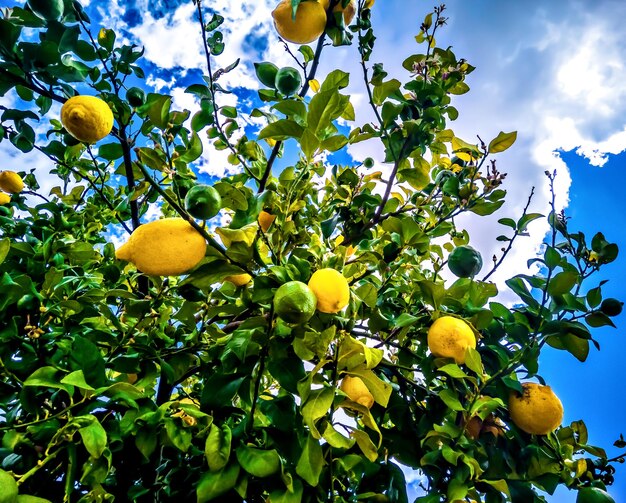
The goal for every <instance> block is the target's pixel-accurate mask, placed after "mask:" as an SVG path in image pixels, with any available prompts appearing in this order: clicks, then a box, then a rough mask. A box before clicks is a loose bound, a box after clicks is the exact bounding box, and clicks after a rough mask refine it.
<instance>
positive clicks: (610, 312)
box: [600, 299, 624, 316]
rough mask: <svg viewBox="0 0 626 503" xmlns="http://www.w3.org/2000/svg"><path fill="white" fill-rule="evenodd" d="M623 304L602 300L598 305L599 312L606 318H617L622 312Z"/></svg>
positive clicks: (612, 300) (616, 301) (611, 300)
mask: <svg viewBox="0 0 626 503" xmlns="http://www.w3.org/2000/svg"><path fill="white" fill-rule="evenodd" d="M623 307H624V303H623V302H621V301H619V300H617V299H604V300H603V301H602V304H600V311H602V312H603V313H604V314H606V315H607V316H617V315H618V314H620V313H621V312H622V309H623Z"/></svg>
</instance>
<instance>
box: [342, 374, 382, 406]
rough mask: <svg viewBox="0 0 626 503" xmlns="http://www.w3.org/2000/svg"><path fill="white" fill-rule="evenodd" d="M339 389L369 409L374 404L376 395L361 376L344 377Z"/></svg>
mask: <svg viewBox="0 0 626 503" xmlns="http://www.w3.org/2000/svg"><path fill="white" fill-rule="evenodd" d="M339 389H340V390H341V391H343V392H344V393H345V394H346V395H348V398H349V399H350V400H352V401H353V402H356V403H358V404H360V405H363V406H364V407H367V408H368V409H370V408H371V407H372V405H374V397H373V395H372V394H371V393H370V390H369V389H367V386H366V385H365V383H364V382H363V380H362V379H361V378H360V377H351V376H346V377H344V378H343V380H342V381H341V386H340V387H339Z"/></svg>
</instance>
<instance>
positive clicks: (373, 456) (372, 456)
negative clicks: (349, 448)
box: [350, 430, 378, 463]
mask: <svg viewBox="0 0 626 503" xmlns="http://www.w3.org/2000/svg"><path fill="white" fill-rule="evenodd" d="M350 435H351V436H352V437H353V438H354V439H355V440H356V443H357V445H358V446H359V449H361V452H363V454H365V457H366V458H367V459H369V460H370V461H371V462H372V463H373V462H374V461H376V460H377V459H378V450H377V449H376V446H375V445H374V443H373V442H372V441H371V439H370V437H369V435H368V434H367V433H365V432H364V431H361V430H352V431H351V432H350Z"/></svg>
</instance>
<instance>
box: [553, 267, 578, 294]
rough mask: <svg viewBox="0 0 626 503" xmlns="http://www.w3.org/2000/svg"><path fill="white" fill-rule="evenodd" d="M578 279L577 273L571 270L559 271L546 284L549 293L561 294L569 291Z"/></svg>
mask: <svg viewBox="0 0 626 503" xmlns="http://www.w3.org/2000/svg"><path fill="white" fill-rule="evenodd" d="M577 281H578V274H577V273H576V272H572V271H565V272H560V273H558V274H557V275H556V276H554V277H553V278H552V279H551V280H550V283H549V284H548V293H549V294H550V295H563V294H564V293H567V292H569V291H570V290H571V289H572V288H573V287H574V285H575V284H576V283H577Z"/></svg>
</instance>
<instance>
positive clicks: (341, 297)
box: [309, 268, 350, 313]
mask: <svg viewBox="0 0 626 503" xmlns="http://www.w3.org/2000/svg"><path fill="white" fill-rule="evenodd" d="M309 288H310V289H311V290H313V293H314V294H315V296H316V297H317V309H318V311H321V312H322V313H338V312H339V311H341V310H342V309H343V308H344V307H346V306H347V305H348V302H350V285H348V280H347V279H346V278H344V276H343V274H341V273H340V272H339V271H336V270H335V269H329V268H326V269H320V270H319V271H315V272H314V273H313V275H312V276H311V279H310V280H309Z"/></svg>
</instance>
